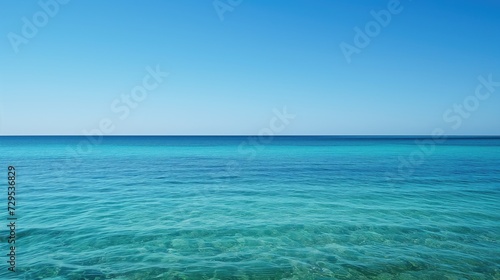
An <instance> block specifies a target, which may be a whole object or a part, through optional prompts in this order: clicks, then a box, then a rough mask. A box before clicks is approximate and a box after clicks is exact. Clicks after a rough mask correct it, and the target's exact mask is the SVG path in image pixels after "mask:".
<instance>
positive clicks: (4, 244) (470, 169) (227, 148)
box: [0, 136, 500, 280]
mask: <svg viewBox="0 0 500 280" xmlns="http://www.w3.org/2000/svg"><path fill="white" fill-rule="evenodd" d="M9 166H11V167H12V168H14V170H15V178H9V180H8V176H10V175H8V172H9V170H8V169H9ZM0 170H3V171H2V172H3V173H4V174H3V175H2V176H3V178H4V179H3V183H2V185H3V186H4V187H3V188H4V190H3V191H2V192H1V193H2V195H1V196H0V204H2V205H3V207H0V219H1V221H2V223H3V224H4V225H2V227H1V228H2V235H1V237H0V244H1V245H0V248H1V251H0V255H1V256H3V257H1V258H0V259H1V260H2V261H1V263H2V265H0V279H54V280H55V279H247V280H251V279H255V280H257V279H269V280H270V279H408V280H409V279H415V280H417V279H418V280H421V279H456V280H459V279H460V280H461V279H500V138H495V137H453V138H447V139H440V140H439V141H435V139H432V138H429V137H427V138H425V137H411V136H405V137H361V136H359V137H340V136H337V137H334V136H287V137H284V136H283V137H265V138H259V137H255V136H234V137H189V136H178V137H173V136H172V137H163V136H162V137H160V136H158V137H153V136H147V137H146V136H137V137H128V136H121V137H111V136H108V137H102V138H99V137H94V138H86V137H49V136H46V137H0ZM11 177H13V176H11ZM11 179H15V195H13V196H14V197H15V202H16V205H15V213H13V214H14V215H10V213H9V212H8V192H7V189H8V187H9V182H11V181H12V180H11ZM9 218H11V219H10V220H9ZM12 218H15V220H13V219H12ZM12 221H15V231H14V235H12V232H9V227H8V225H9V224H10V222H12ZM13 238H15V250H14V251H15V272H12V271H9V270H8V268H9V267H11V264H9V258H10V257H9V256H8V254H9V253H10V252H11V249H10V246H11V245H12V244H9V243H8V242H9V241H12V240H14V239H13Z"/></svg>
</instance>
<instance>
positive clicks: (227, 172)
mask: <svg viewBox="0 0 500 280" xmlns="http://www.w3.org/2000/svg"><path fill="white" fill-rule="evenodd" d="M272 112H273V116H272V117H271V119H270V120H269V123H268V124H267V126H265V127H264V128H262V129H260V130H259V132H258V134H257V135H256V136H248V137H247V138H246V139H245V140H244V141H242V142H241V143H240V144H239V145H238V149H237V152H238V154H239V155H242V156H244V158H243V159H241V160H230V161H228V162H227V163H226V166H225V168H224V169H223V170H221V171H219V172H218V173H216V174H213V175H212V178H213V179H215V180H216V182H217V185H216V187H215V190H214V191H216V190H219V189H220V188H222V187H224V186H227V185H229V183H230V182H231V180H232V179H233V178H235V177H237V176H239V174H240V172H241V170H242V168H243V166H244V164H245V163H247V162H249V161H251V160H253V159H255V157H256V156H257V154H258V153H259V152H261V151H263V150H264V149H265V148H266V145H267V144H270V143H271V142H272V141H273V140H274V137H275V136H276V134H278V133H280V132H283V131H284V130H285V129H286V128H287V127H288V126H289V125H290V123H291V122H292V120H294V119H295V117H296V115H295V114H291V113H289V112H288V111H287V107H286V106H285V107H283V109H282V110H278V109H276V108H274V109H273V110H272Z"/></svg>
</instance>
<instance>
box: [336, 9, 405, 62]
mask: <svg viewBox="0 0 500 280" xmlns="http://www.w3.org/2000/svg"><path fill="white" fill-rule="evenodd" d="M408 1H411V0H408ZM403 9H404V7H403V6H402V5H401V2H400V1H399V0H390V1H389V2H388V3H387V7H386V8H385V9H382V10H380V11H378V12H377V11H375V10H371V11H370V15H371V16H372V18H373V20H370V21H368V22H367V23H366V24H365V26H364V27H363V29H361V28H360V27H358V26H356V27H354V38H353V42H352V44H349V43H346V42H345V41H343V42H341V43H340V45H339V47H340V50H341V51H342V54H343V55H344V57H345V59H346V61H347V63H351V62H352V58H351V57H352V55H354V54H360V53H361V51H362V50H363V49H365V48H366V47H368V46H369V45H370V43H371V41H372V39H373V38H375V37H377V36H378V35H380V33H381V32H382V28H385V27H387V26H388V25H389V24H390V23H391V21H392V18H393V17H394V16H395V15H398V14H400V13H401V12H402V11H403Z"/></svg>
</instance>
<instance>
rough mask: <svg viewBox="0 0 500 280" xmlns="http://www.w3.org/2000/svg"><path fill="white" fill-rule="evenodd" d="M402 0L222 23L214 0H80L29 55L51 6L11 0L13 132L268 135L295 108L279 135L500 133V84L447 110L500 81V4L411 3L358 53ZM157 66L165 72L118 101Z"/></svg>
mask: <svg viewBox="0 0 500 280" xmlns="http://www.w3.org/2000/svg"><path fill="white" fill-rule="evenodd" d="M232 1H233V3H234V2H237V1H235V0H232ZM40 2H42V3H46V2H51V0H41V1H40ZM229 2H230V1H228V0H221V1H220V2H219V3H226V5H227V3H229ZM389 2H391V1H378V0H377V1H374V0H366V1H350V0H344V1H333V0H315V1H311V0H289V1H277V0H276V1H269V0H243V1H242V2H241V4H239V5H236V6H235V7H232V11H227V12H225V13H224V20H221V19H220V18H219V16H218V13H217V11H216V9H215V8H214V5H213V1H212V0H204V1H200V0H171V1H160V0H150V1H139V0H136V1H117V0H116V1H100V0H99V1H98V0H87V1H81V0H72V1H69V3H67V4H64V5H63V4H60V5H59V10H58V11H57V13H55V14H54V15H53V17H48V21H47V23H46V25H44V26H41V27H39V28H38V31H37V32H35V35H34V36H33V38H28V39H27V41H28V42H27V43H26V44H24V43H23V44H20V45H19V46H18V50H19V51H18V52H17V53H16V52H15V51H14V48H13V46H12V44H11V36H12V34H13V33H15V34H17V35H18V36H22V29H23V26H24V25H25V23H24V22H23V17H26V18H27V19H28V21H30V22H33V16H34V15H37V13H38V15H40V11H42V13H43V9H42V7H41V6H40V4H39V1H18V0H2V1H0V34H1V35H2V40H1V41H0V50H1V51H0V62H1V63H0V134H1V135H10V134H17V135H19V134H23V135H24V134H82V133H83V131H84V130H87V131H89V130H92V129H96V128H99V123H100V121H101V120H103V119H109V120H111V121H112V122H113V125H114V126H113V129H112V131H111V132H109V134H162V135H172V134H183V135H191V134H233V135H234V134H258V133H259V132H261V131H262V129H265V128H268V127H269V122H270V120H272V119H273V116H274V113H273V109H278V110H282V108H284V107H286V108H287V111H288V112H289V113H292V114H295V115H296V117H295V119H293V120H291V122H290V123H289V125H287V126H286V127H285V128H284V129H283V130H282V131H275V133H277V134H329V135H330V134H333V135H337V134H430V133H431V132H432V131H433V130H434V129H435V128H442V129H443V130H444V131H445V132H446V133H447V134H489V135H492V134H494V135H500V87H498V90H496V91H495V92H493V93H492V94H491V95H490V97H489V98H487V99H486V100H480V102H479V107H478V108H477V110H474V111H471V112H467V113H470V115H468V117H467V118H465V117H461V118H462V119H461V121H462V122H461V124H460V125H457V122H458V120H457V116H458V115H457V114H455V113H454V112H452V113H449V114H448V118H449V119H448V121H446V120H445V119H444V118H443V114H445V113H446V112H447V110H450V109H453V106H454V104H461V103H462V102H463V101H464V100H465V99H466V98H467V97H470V96H474V92H475V89H476V87H477V86H478V85H479V81H478V77H479V76H484V77H488V75H490V74H491V75H492V79H493V80H494V81H499V82H500V32H499V30H500V17H499V15H500V1H496V0H474V1H472V0H470V1H465V0H447V1H444V0H443V1H432V0H418V1H417V0H414V1H410V0H401V1H400V6H401V7H402V11H401V12H400V13H398V14H393V15H392V17H391V20H390V22H389V23H388V24H387V26H385V27H381V29H380V32H379V34H377V35H375V36H374V37H373V38H371V41H370V43H369V44H368V45H367V46H366V47H364V48H362V49H360V53H357V54H353V55H352V56H351V59H352V60H351V62H350V63H348V62H347V60H346V58H345V57H344V55H343V53H342V51H341V48H340V44H341V43H342V42H345V43H347V44H351V45H354V37H355V34H356V32H355V30H354V28H355V27H359V28H361V29H364V28H365V26H366V25H367V24H368V23H369V22H370V21H372V20H373V16H372V15H371V14H370V11H372V10H373V11H376V12H378V11H380V10H383V9H387V6H388V3H389ZM221 7H222V6H221ZM40 19H42V20H43V17H41V18H40ZM9 34H10V35H9ZM9 36H10V37H9ZM157 65H159V67H160V69H161V70H162V71H165V72H169V76H168V77H167V78H166V79H165V80H164V82H163V83H161V84H160V85H159V87H157V88H156V89H154V90H151V91H149V92H148V96H147V98H146V99H145V100H143V101H142V102H140V103H138V106H137V107H136V108H133V109H131V110H130V114H129V115H128V116H126V117H124V116H123V115H121V114H119V113H116V112H113V110H112V109H111V105H112V103H113V101H114V100H115V99H117V98H120V96H121V95H123V94H126V95H130V93H131V91H132V89H133V88H134V87H136V86H140V85H141V84H142V80H143V78H144V77H145V76H146V75H147V73H148V72H147V70H146V68H147V67H148V66H149V67H152V68H155V67H156V66H157ZM470 100H471V99H470V98H469V101H470ZM120 117H123V118H120Z"/></svg>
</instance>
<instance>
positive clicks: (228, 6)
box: [212, 0, 243, 21]
mask: <svg viewBox="0 0 500 280" xmlns="http://www.w3.org/2000/svg"><path fill="white" fill-rule="evenodd" d="M241 3H243V0H214V1H213V2H212V5H213V7H214V9H215V12H216V13H217V16H218V17H219V20H220V21H224V14H225V13H227V12H233V11H234V9H235V8H236V7H238V6H239V5H241Z"/></svg>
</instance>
